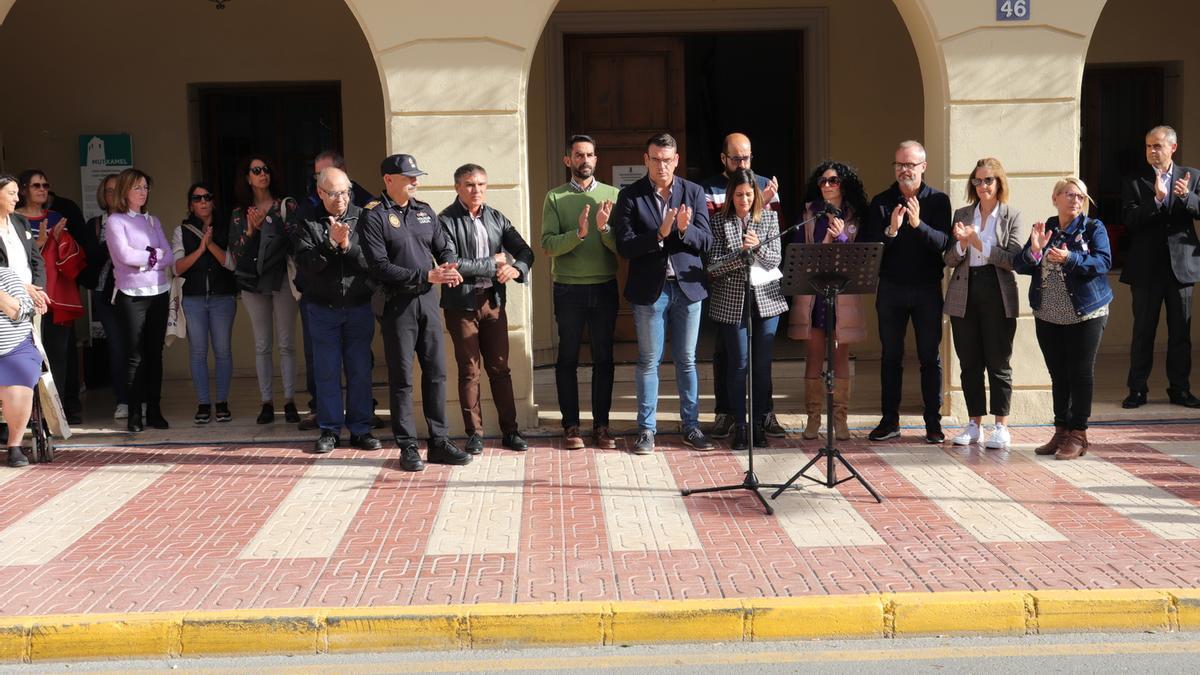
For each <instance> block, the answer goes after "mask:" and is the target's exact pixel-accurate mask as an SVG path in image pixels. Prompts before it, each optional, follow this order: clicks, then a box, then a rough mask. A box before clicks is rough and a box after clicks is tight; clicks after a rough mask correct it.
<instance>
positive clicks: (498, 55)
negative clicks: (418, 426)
mask: <svg viewBox="0 0 1200 675" xmlns="http://www.w3.org/2000/svg"><path fill="white" fill-rule="evenodd" d="M3 1H5V0H0V2H3ZM346 4H347V5H349V7H350V10H351V11H352V12H353V13H354V15H355V17H356V18H357V19H358V22H359V25H361V26H362V29H363V32H364V33H365V34H366V36H367V42H368V44H369V45H370V47H371V51H372V53H373V54H374V56H375V62H376V64H377V65H378V67H379V80H380V84H381V86H382V87H383V92H384V102H385V104H386V108H387V111H386V119H384V120H381V121H382V122H383V123H384V124H386V125H387V128H388V133H387V143H388V152H390V153H395V152H405V153H409V154H412V155H414V156H415V157H416V158H417V161H418V163H419V164H420V166H421V168H422V169H423V170H425V171H427V172H428V173H429V176H427V177H426V178H425V179H424V182H423V185H422V188H421V192H420V198H421V199H422V200H424V201H428V202H429V203H430V204H431V205H433V207H434V208H435V209H441V208H442V207H444V206H445V205H447V204H449V203H450V202H451V201H452V200H453V199H454V196H455V195H454V189H453V186H454V181H453V178H452V176H453V172H454V169H455V168H456V167H458V166H459V165H461V164H464V163H466V162H472V163H475V164H479V165H481V166H483V167H484V168H486V169H487V172H488V183H489V185H488V203H489V204H491V205H492V206H494V207H496V208H497V209H499V210H500V211H503V212H504V214H505V215H507V216H508V217H509V218H510V219H511V220H512V221H513V224H514V225H515V226H516V227H517V229H518V230H520V231H521V233H522V235H523V236H524V237H525V239H526V240H527V241H528V240H529V238H530V234H529V218H530V213H529V204H530V194H529V167H528V156H527V154H528V153H527V148H528V143H527V139H526V133H527V130H526V110H525V108H526V88H527V85H528V77H529V67H530V62H531V60H532V58H533V52H534V49H535V47H536V46H537V41H538V37H539V36H540V35H541V33H542V29H543V28H544V26H545V25H546V21H547V20H548V19H549V17H550V13H551V12H552V11H553V10H554V7H555V5H556V4H557V0H525V1H524V2H519V3H509V2H503V3H486V2H474V3H468V4H466V5H463V4H461V3H460V4H454V3H441V4H436V3H435V4H433V5H427V6H422V7H421V8H420V9H419V10H418V9H416V8H415V6H414V5H413V4H412V3H407V2H396V0H346ZM530 245H531V246H533V243H532V242H531V244H530ZM534 248H535V249H536V248H537V247H536V246H535V247H534ZM537 282H540V283H545V282H546V280H536V281H535V280H533V279H529V280H527V282H526V283H525V284H524V285H522V284H515V285H514V286H515V288H510V289H509V292H508V305H507V312H508V325H509V332H510V344H511V356H510V364H509V365H510V367H511V368H512V376H513V388H514V390H515V392H516V395H517V408H518V417H519V420H520V423H521V425H522V426H532V425H534V424H536V423H537V410H536V408H535V406H534V402H533V358H532V340H531V326H532V321H531V320H530V310H531V297H532V295H531V293H530V286H531V284H532V283H537ZM450 349H452V348H451V347H450V346H449V343H448V342H447V351H448V352H449V351H450ZM447 364H448V369H449V378H448V380H449V386H448V387H447V391H448V392H450V395H451V396H452V397H455V398H456V397H457V394H456V392H457V390H456V387H455V385H454V383H455V382H456V380H457V374H456V368H455V364H454V359H453V358H451V357H450V355H449V354H447ZM487 389H488V388H487V386H484V387H483V390H484V391H483V393H484V395H485V396H486V395H488V392H487ZM418 390H419V388H418ZM417 395H419V391H418V394H417ZM454 407H455V406H453V405H447V418H448V421H449V422H450V424H451V427H452V428H453V429H457V430H458V431H459V432H461V429H462V427H461V425H462V420H461V416H460V415H458V414H455V413H454V411H453V408H454ZM495 417H496V416H495V414H494V413H485V415H484V419H485V420H486V422H487V427H488V429H489V431H490V432H492V433H495V432H496V431H497V430H498V427H497V425H496V419H495Z"/></svg>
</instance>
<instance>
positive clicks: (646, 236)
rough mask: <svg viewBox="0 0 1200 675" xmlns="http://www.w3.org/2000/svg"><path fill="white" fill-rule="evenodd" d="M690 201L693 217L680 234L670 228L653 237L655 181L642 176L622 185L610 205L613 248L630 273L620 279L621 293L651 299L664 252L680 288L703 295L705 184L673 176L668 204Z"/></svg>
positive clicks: (663, 269) (707, 239)
mask: <svg viewBox="0 0 1200 675" xmlns="http://www.w3.org/2000/svg"><path fill="white" fill-rule="evenodd" d="M683 204H687V205H688V206H690V207H692V222H691V224H690V225H688V228H687V232H685V233H684V235H683V236H682V237H681V236H679V234H678V232H676V231H675V230H672V231H671V234H669V235H667V238H666V239H664V240H662V242H661V243H660V242H659V241H658V226H659V225H660V224H661V223H662V216H661V215H659V210H658V199H657V198H656V197H655V196H654V184H653V183H651V182H650V178H649V177H648V176H643V177H642V178H641V179H640V180H638V181H637V182H635V183H634V184H633V185H629V186H627V187H625V188H624V189H622V190H621V192H620V194H619V195H618V196H617V204H616V206H615V207H614V209H613V211H614V213H613V222H614V223H615V225H613V228H614V229H615V234H616V238H617V252H618V253H620V254H621V255H622V256H623V257H625V258H628V259H629V276H628V278H627V279H626V281H625V299H626V300H628V301H629V302H632V303H634V304H638V305H649V304H653V303H654V301H656V300H658V296H659V295H661V294H662V290H663V286H665V285H666V283H667V258H668V257H669V258H670V259H671V266H672V267H674V268H675V278H676V280H677V281H678V282H679V288H680V290H682V291H683V293H684V295H686V296H687V297H688V299H689V300H691V301H692V302H700V301H701V300H703V299H704V298H706V297H708V287H707V283H708V274H707V273H706V272H705V271H704V263H703V262H702V261H701V260H700V256H702V255H703V254H704V253H705V252H707V251H708V249H709V247H710V246H712V230H711V229H710V228H709V224H708V207H707V206H706V205H705V203H704V190H703V189H702V188H701V187H700V186H699V185H697V184H695V183H693V182H691V181H689V180H685V179H683V178H680V177H679V176H676V177H675V183H674V185H673V187H672V188H671V200H670V202H669V203H668V205H667V206H668V208H679V207H680V206H681V205H683Z"/></svg>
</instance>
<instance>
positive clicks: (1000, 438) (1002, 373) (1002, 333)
mask: <svg viewBox="0 0 1200 675" xmlns="http://www.w3.org/2000/svg"><path fill="white" fill-rule="evenodd" d="M952 222H953V223H954V228H953V230H952V234H953V235H954V239H955V241H956V243H954V244H951V246H950V248H949V249H947V250H946V253H945V254H944V255H943V256H942V258H943V260H945V262H946V267H949V268H950V270H951V272H950V284H949V286H947V288H946V302H945V304H944V306H943V311H944V312H945V313H946V315H947V316H949V317H950V326H951V327H952V328H953V330H954V352H955V353H956V354H957V355H958V361H959V366H960V367H961V368H962V376H961V380H962V389H963V398H965V399H966V403H967V415H968V416H969V417H970V421H969V422H968V423H967V426H966V428H965V429H963V430H962V432H961V433H959V434H958V435H957V436H955V437H954V439H953V442H954V444H955V445H970V444H972V443H979V441H980V437H981V436H982V433H981V431H980V425H981V424H982V421H983V415H984V413H985V412H986V411H987V395H988V391H989V390H990V392H991V395H992V414H993V415H995V417H996V424H995V426H993V427H992V431H991V433H990V434H988V437H987V441H986V442H985V443H984V447H986V448H991V449H1002V448H1007V447H1008V444H1009V443H1010V442H1011V441H1012V438H1011V436H1010V434H1009V432H1008V411H1009V405H1010V403H1011V402H1012V367H1011V366H1010V365H1009V359H1010V358H1011V357H1012V346H1013V337H1014V336H1015V335H1016V333H1017V314H1018V313H1020V309H1021V305H1020V301H1019V300H1018V299H1017V298H1018V295H1017V278H1016V275H1015V274H1013V271H1012V268H1013V256H1015V255H1017V254H1018V253H1020V252H1021V247H1022V246H1024V244H1025V241H1026V240H1028V238H1029V228H1028V227H1027V226H1026V225H1025V223H1024V221H1022V220H1021V212H1020V211H1018V210H1016V209H1014V208H1012V207H1011V206H1009V205H1008V174H1007V173H1006V172H1005V171H1004V166H1003V165H1002V164H1001V163H1000V160H998V159H995V158H993V157H986V158H984V159H981V160H979V162H978V163H976V164H975V169H974V170H973V171H972V172H971V178H970V180H968V181H967V206H964V207H962V208H961V209H959V210H958V211H955V212H954V218H953V220H952ZM984 369H986V370H987V375H988V382H989V384H990V386H989V387H988V389H987V390H985V389H984V386H983V373H984Z"/></svg>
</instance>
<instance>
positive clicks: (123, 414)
mask: <svg viewBox="0 0 1200 675" xmlns="http://www.w3.org/2000/svg"><path fill="white" fill-rule="evenodd" d="M113 419H114V420H124V419H129V404H128V403H118V404H117V409H116V410H114V411H113Z"/></svg>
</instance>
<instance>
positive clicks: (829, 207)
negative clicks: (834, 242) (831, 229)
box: [821, 202, 842, 218]
mask: <svg viewBox="0 0 1200 675" xmlns="http://www.w3.org/2000/svg"><path fill="white" fill-rule="evenodd" d="M821 212H822V213H824V214H825V215H827V216H833V217H834V218H841V217H842V210H841V209H839V208H838V207H836V206H834V205H833V204H830V203H829V202H825V208H824V209H822V210H821Z"/></svg>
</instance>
